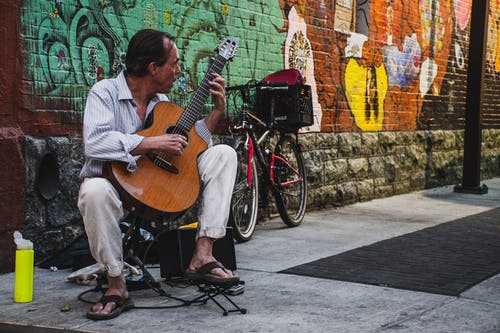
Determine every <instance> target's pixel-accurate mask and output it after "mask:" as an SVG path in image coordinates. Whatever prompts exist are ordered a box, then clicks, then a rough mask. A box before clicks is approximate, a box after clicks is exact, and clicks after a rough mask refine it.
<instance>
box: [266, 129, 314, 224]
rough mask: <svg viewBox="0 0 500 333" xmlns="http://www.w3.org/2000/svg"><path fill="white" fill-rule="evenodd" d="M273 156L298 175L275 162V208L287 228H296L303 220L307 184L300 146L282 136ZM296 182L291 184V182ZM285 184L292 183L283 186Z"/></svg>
mask: <svg viewBox="0 0 500 333" xmlns="http://www.w3.org/2000/svg"><path fill="white" fill-rule="evenodd" d="M274 154H275V155H277V156H280V157H282V158H284V159H285V160H286V161H287V162H288V163H289V164H290V166H291V167H292V168H293V169H295V170H296V172H297V173H298V175H297V174H296V173H294V172H292V170H291V169H290V167H288V166H286V165H285V164H284V163H283V162H281V161H280V160H279V159H276V160H275V165H274V167H275V168H274V180H275V182H276V186H275V187H274V190H273V194H274V198H275V199H276V208H278V212H279V214H280V217H281V219H282V220H283V222H284V223H285V224H286V225H287V226H289V227H296V226H298V225H300V224H301V223H302V220H303V219H304V215H305V211H306V204H307V182H306V169H305V165H304V158H303V156H302V151H301V149H300V146H299V145H298V144H297V143H296V141H295V140H294V139H292V137H290V136H288V135H284V136H282V137H281V138H280V139H279V141H278V144H277V145H276V147H275V150H274ZM294 180H295V181H296V182H293V181H294ZM285 182H292V183H290V184H288V185H283V184H284V183H285Z"/></svg>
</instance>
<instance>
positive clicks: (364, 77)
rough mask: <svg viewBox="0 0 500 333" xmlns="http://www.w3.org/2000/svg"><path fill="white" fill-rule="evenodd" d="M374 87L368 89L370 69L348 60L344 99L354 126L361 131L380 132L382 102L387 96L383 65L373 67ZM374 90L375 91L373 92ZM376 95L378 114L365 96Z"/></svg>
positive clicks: (382, 120)
mask: <svg viewBox="0 0 500 333" xmlns="http://www.w3.org/2000/svg"><path fill="white" fill-rule="evenodd" d="M375 76H376V87H372V88H370V87H369V85H370V82H369V78H370V68H366V67H363V66H360V65H358V63H357V62H356V60H354V59H350V60H349V62H348V63H347V66H346V70H345V87H346V97H347V102H348V103H349V107H350V108H351V112H352V114H353V116H354V121H355V123H356V125H357V126H358V127H359V128H360V129H361V130H362V131H380V130H382V124H383V122H384V102H385V96H386V94H387V87H388V79H387V73H386V71H385V67H384V65H383V64H382V65H380V66H379V67H375ZM375 90H376V91H375ZM375 92H376V93H377V101H378V108H377V109H378V114H376V113H375V110H374V109H373V108H374V107H375V106H374V105H373V104H374V103H373V101H371V99H370V96H367V94H372V96H375V95H374V93H375ZM367 98H368V100H369V101H370V102H369V105H370V112H369V116H368V117H367V112H366V108H367V103H366V101H367Z"/></svg>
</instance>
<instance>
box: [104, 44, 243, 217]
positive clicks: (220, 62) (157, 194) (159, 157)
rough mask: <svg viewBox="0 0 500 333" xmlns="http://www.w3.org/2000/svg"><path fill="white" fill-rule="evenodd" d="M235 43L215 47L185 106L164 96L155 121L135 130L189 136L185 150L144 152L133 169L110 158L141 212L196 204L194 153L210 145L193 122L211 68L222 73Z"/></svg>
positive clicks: (115, 179) (110, 173)
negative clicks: (197, 131) (164, 99)
mask: <svg viewBox="0 0 500 333" xmlns="http://www.w3.org/2000/svg"><path fill="white" fill-rule="evenodd" d="M237 49H238V39H237V38H234V37H229V38H226V39H224V40H222V41H221V42H220V43H219V45H218V46H217V48H216V51H217V52H218V55H217V57H216V58H215V60H214V61H213V62H212V63H211V64H210V66H209V68H208V70H207V73H206V74H205V77H204V78H203V80H202V82H201V83H200V85H199V87H198V89H197V90H196V92H195V93H194V95H193V98H192V99H191V101H190V102H189V104H188V106H187V107H186V109H185V110H183V109H182V108H181V107H180V106H178V105H175V104H173V103H169V102H160V103H158V104H157V105H156V106H155V108H154V110H153V111H152V117H153V118H152V119H153V122H152V125H151V126H150V127H148V128H147V129H145V130H142V131H140V132H137V134H139V135H142V136H145V137H149V136H157V135H162V134H164V133H170V134H181V135H183V136H185V137H186V138H187V141H188V145H187V146H186V147H185V148H184V152H183V153H182V155H180V156H173V155H169V154H167V153H157V154H155V153H149V154H146V155H143V156H141V157H140V158H139V160H138V161H137V170H136V171H134V172H128V171H127V168H126V164H125V163H123V162H119V161H112V162H110V163H107V165H106V169H105V175H106V177H107V178H108V179H109V180H110V181H111V183H112V184H113V186H114V187H115V188H116V189H117V191H118V193H119V194H120V197H121V199H122V201H123V204H124V207H125V208H127V209H128V210H129V211H131V212H134V213H135V214H137V215H139V216H141V217H143V218H156V217H171V218H174V217H176V216H178V215H180V214H182V213H183V212H185V211H186V210H187V209H188V208H190V207H191V206H192V205H194V203H195V202H196V200H197V199H198V195H199V192H200V186H201V184H200V177H199V174H198V167H197V163H196V159H197V157H198V155H199V154H201V153H202V152H203V151H204V150H205V149H206V148H207V143H206V142H205V141H204V140H203V139H202V138H201V137H200V136H199V135H198V134H197V133H196V131H195V129H194V127H193V126H194V124H195V122H196V121H197V120H198V116H199V114H200V112H201V110H202V109H203V106H204V105H205V102H206V101H207V98H208V96H209V89H210V84H209V82H210V81H211V79H212V76H211V73H217V74H220V73H221V72H222V69H223V68H224V65H225V64H226V62H227V61H228V60H230V59H232V58H233V57H234V55H235V53H236V50H237Z"/></svg>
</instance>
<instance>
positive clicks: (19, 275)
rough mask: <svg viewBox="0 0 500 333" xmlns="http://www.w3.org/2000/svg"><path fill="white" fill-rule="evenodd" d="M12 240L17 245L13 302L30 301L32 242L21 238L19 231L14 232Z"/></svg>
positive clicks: (32, 264) (31, 291)
mask: <svg viewBox="0 0 500 333" xmlns="http://www.w3.org/2000/svg"><path fill="white" fill-rule="evenodd" d="M14 242H15V243H16V245H17V250H16V265H15V272H14V302H18V303H26V302H31V301H32V300H33V278H34V267H35V265H34V264H35V262H34V261H35V259H34V257H35V252H34V251H33V243H32V242H31V241H29V240H27V239H23V236H22V235H21V233H20V232H19V231H15V232H14Z"/></svg>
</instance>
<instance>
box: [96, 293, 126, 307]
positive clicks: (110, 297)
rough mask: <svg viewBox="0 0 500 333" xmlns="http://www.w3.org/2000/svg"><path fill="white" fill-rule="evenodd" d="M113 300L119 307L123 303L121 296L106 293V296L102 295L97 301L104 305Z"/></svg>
mask: <svg viewBox="0 0 500 333" xmlns="http://www.w3.org/2000/svg"><path fill="white" fill-rule="evenodd" d="M110 302H113V303H115V304H116V306H117V307H121V306H122V305H123V303H124V300H123V298H122V297H120V296H118V295H108V296H102V297H101V299H100V300H99V301H97V303H101V304H102V305H103V306H106V304H108V303H110Z"/></svg>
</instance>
